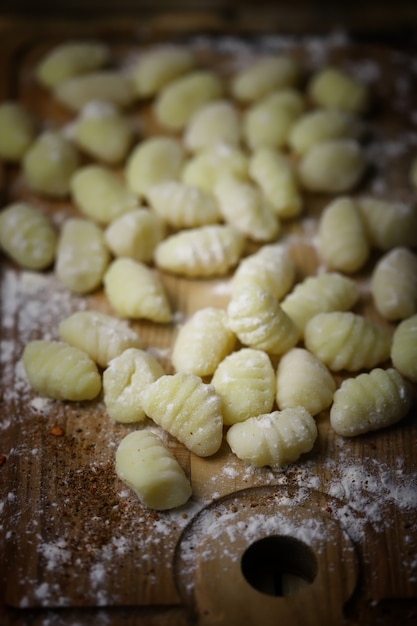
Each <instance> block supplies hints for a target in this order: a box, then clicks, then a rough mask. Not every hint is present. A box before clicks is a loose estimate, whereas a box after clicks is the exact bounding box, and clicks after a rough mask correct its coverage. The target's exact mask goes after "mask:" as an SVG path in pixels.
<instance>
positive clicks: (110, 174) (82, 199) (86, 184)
mask: <svg viewBox="0 0 417 626" xmlns="http://www.w3.org/2000/svg"><path fill="white" fill-rule="evenodd" d="M70 189H71V196H72V200H73V201H74V202H75V204H76V205H77V206H78V208H79V209H80V210H81V212H82V213H84V215H86V216H87V217H89V218H90V219H92V220H93V221H95V222H98V223H99V224H103V225H105V226H106V225H107V224H110V222H112V221H113V220H115V219H116V218H118V217H120V216H121V215H123V214H124V213H128V212H129V211H132V210H133V209H135V208H136V207H137V206H138V199H137V196H136V195H135V194H134V193H133V192H132V191H130V189H129V188H128V187H127V186H126V185H125V184H124V182H123V180H122V179H121V178H120V177H119V176H118V175H117V174H116V173H115V172H114V171H113V170H111V169H110V168H108V167H105V166H103V165H95V164H91V165H85V166H84V167H81V168H79V169H78V170H77V171H76V172H75V174H74V175H73V176H72V178H71V183H70Z"/></svg>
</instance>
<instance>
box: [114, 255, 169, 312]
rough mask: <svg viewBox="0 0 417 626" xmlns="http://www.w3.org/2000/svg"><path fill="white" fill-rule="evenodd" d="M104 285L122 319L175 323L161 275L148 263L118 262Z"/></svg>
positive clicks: (131, 260)
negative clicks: (172, 320)
mask: <svg viewBox="0 0 417 626" xmlns="http://www.w3.org/2000/svg"><path fill="white" fill-rule="evenodd" d="M103 282H104V290H105V293H106V295H107V298H108V300H109V302H110V304H111V306H112V307H113V308H114V310H115V311H116V312H117V313H118V314H119V315H120V316H122V317H128V318H133V319H148V320H152V321H153V322H158V323H166V322H170V321H171V319H172V313H171V307H170V303H169V300H168V296H167V293H166V291H165V287H164V286H163V284H162V282H161V280H160V278H159V276H158V274H157V273H156V272H155V271H154V270H153V269H151V268H149V267H148V266H147V265H145V264H144V263H140V262H139V261H134V260H133V259H127V258H119V259H115V260H114V261H112V262H111V263H110V266H109V268H108V269H107V271H106V273H105V275H104V279H103Z"/></svg>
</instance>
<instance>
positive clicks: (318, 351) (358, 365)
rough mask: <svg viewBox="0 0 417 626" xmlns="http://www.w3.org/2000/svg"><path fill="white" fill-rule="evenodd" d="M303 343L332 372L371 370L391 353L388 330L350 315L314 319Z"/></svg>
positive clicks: (331, 313)
mask: <svg viewBox="0 0 417 626" xmlns="http://www.w3.org/2000/svg"><path fill="white" fill-rule="evenodd" d="M304 342H305V346H306V348H307V349H308V350H310V352H312V353H313V354H315V355H316V356H317V357H318V358H319V359H320V361H322V362H323V363H324V364H325V365H327V367H328V368H329V369H330V370H332V371H333V372H338V371H340V370H347V371H348V372H356V371H358V370H361V369H372V368H373V367H375V366H376V365H379V364H380V363H383V362H384V361H386V360H387V359H389V357H390V353H391V333H390V332H389V330H387V329H386V328H384V327H382V326H378V325H377V324H375V323H374V322H371V321H370V320H368V319H366V318H365V317H362V316H361V315H357V314H356V313H352V312H351V311H332V312H330V313H319V314H318V315H315V316H314V317H313V318H312V319H311V320H310V321H309V322H308V324H307V326H306V327H305V332H304Z"/></svg>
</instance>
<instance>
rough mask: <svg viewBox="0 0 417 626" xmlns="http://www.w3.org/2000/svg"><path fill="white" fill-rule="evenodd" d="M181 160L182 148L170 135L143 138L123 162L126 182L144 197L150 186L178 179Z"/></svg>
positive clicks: (182, 155) (182, 157) (182, 158)
mask: <svg viewBox="0 0 417 626" xmlns="http://www.w3.org/2000/svg"><path fill="white" fill-rule="evenodd" d="M183 161H184V149H183V147H182V145H181V143H180V142H179V141H178V140H177V139H174V138H173V137H162V136H154V137H149V138H148V139H144V140H143V141H142V142H140V143H139V144H137V146H136V147H135V148H134V149H133V151H132V152H131V153H130V155H129V157H128V160H127V163H126V171H125V173H126V181H127V184H128V186H129V187H130V189H131V190H132V191H133V192H134V193H136V194H137V195H139V196H145V197H146V195H147V193H148V192H149V190H150V189H151V187H152V186H153V185H156V184H157V183H160V182H163V181H166V180H178V179H179V177H180V173H181V168H182V165H183Z"/></svg>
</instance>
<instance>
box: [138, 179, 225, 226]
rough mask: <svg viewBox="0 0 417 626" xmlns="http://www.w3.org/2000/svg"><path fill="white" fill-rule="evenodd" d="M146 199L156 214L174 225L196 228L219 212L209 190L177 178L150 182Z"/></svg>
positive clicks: (211, 221)
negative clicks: (187, 183)
mask: <svg viewBox="0 0 417 626" xmlns="http://www.w3.org/2000/svg"><path fill="white" fill-rule="evenodd" d="M148 201H149V204H150V205H151V207H152V208H153V209H154V211H155V212H156V213H157V214H158V215H159V217H160V218H161V219H162V220H163V221H164V222H165V223H166V224H169V225H170V226H173V227H174V228H177V229H181V228H197V227H198V226H204V225H206V224H216V223H217V222H219V221H220V218H221V214H220V209H219V206H218V203H217V201H216V199H215V197H214V195H213V194H211V193H209V192H208V191H204V189H200V188H198V187H192V186H191V185H186V184H185V183H181V182H180V181H175V180H167V181H164V182H161V183H158V184H156V185H154V186H153V187H152V188H151V189H150V190H149V193H148Z"/></svg>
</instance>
